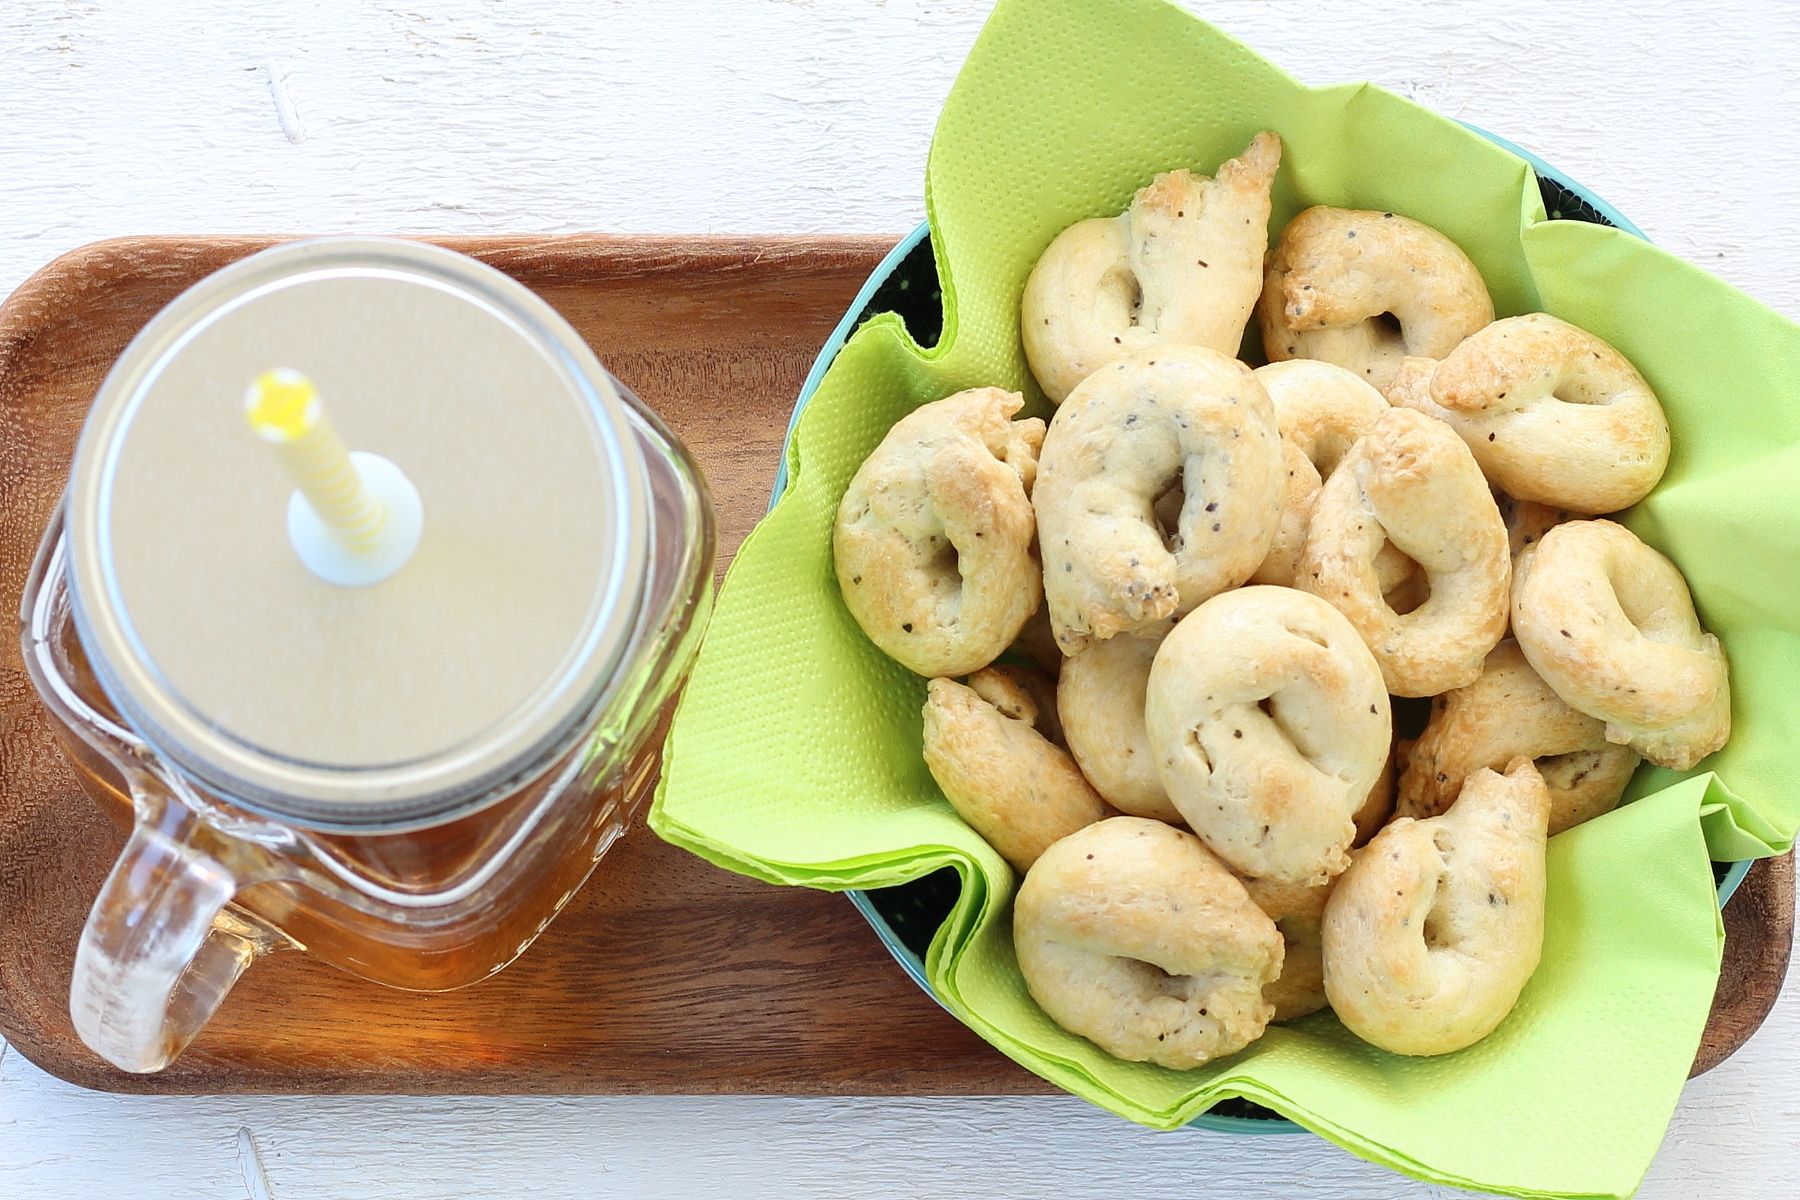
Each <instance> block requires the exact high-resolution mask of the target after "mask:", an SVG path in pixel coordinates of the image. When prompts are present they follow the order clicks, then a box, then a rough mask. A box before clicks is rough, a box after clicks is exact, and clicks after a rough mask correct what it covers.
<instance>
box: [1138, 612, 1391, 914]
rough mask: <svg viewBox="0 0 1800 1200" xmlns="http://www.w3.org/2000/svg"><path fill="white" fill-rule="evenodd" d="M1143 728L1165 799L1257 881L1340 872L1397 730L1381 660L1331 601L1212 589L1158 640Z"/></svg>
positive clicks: (1320, 878) (1311, 879)
mask: <svg viewBox="0 0 1800 1200" xmlns="http://www.w3.org/2000/svg"><path fill="white" fill-rule="evenodd" d="M1144 725H1145V728H1146V730H1147V731H1148V733H1149V736H1150V747H1151V749H1152V751H1153V752H1154V753H1155V755H1156V766H1157V771H1158V773H1159V774H1160V775H1161V776H1162V781H1163V787H1164V789H1165V790H1166V791H1167V792H1168V795H1169V799H1170V800H1171V801H1173V802H1174V805H1175V807H1176V809H1178V810H1179V811H1180V813H1181V815H1182V817H1183V819H1184V820H1186V821H1187V823H1188V825H1189V827H1190V828H1192V829H1193V831H1194V832H1195V833H1197V834H1199V835H1200V838H1201V840H1203V841H1204V842H1205V843H1206V844H1207V846H1208V847H1209V848H1211V850H1212V851H1213V853H1215V854H1217V855H1218V856H1219V857H1220V858H1222V859H1224V860H1225V861H1226V862H1227V863H1229V864H1231V866H1232V867H1233V868H1234V869H1236V870H1237V871H1239V872H1241V873H1243V874H1245V875H1249V876H1253V877H1255V878H1257V879H1268V880H1273V881H1275V882H1279V883H1297V884H1303V885H1312V884H1319V883H1324V882H1325V881H1326V880H1327V879H1329V878H1331V877H1332V876H1333V875H1336V874H1337V873H1338V872H1340V871H1342V870H1343V869H1344V866H1345V864H1347V863H1348V862H1349V853H1348V852H1349V849H1350V844H1351V842H1352V840H1353V839H1354V838H1355V837H1356V822H1355V814H1356V813H1357V811H1358V810H1359V809H1361V808H1362V806H1363V803H1364V801H1366V800H1367V799H1368V796H1369V792H1370V789H1371V788H1372V787H1373V786H1374V784H1375V781H1376V780H1377V778H1379V777H1380V775H1381V771H1382V765H1383V763H1384V762H1385V761H1386V760H1387V757H1388V751H1389V745H1390V743H1391V738H1392V734H1393V721H1392V714H1391V713H1390V711H1389V709H1388V696H1387V691H1386V689H1384V688H1383V687H1382V685H1381V669H1380V668H1379V667H1378V666H1377V665H1376V663H1375V660H1374V658H1373V657H1372V656H1371V655H1370V654H1369V649H1368V647H1367V646H1365V645H1364V644H1363V640H1362V638H1361V637H1359V636H1358V635H1357V632H1356V630H1355V629H1353V628H1351V626H1350V623H1349V622H1348V621H1346V620H1345V619H1344V618H1343V616H1342V615H1341V614H1339V613H1338V612H1337V610H1336V609H1334V608H1332V607H1331V606H1330V605H1329V604H1326V603H1325V602H1324V601H1322V600H1320V599H1318V598H1317V597H1316V596H1309V595H1307V594H1306V593H1305V592H1297V591H1294V590H1293V589H1292V588H1276V587H1247V588H1241V589H1239V590H1237V591H1234V592H1226V593H1224V594H1223V595H1220V596H1215V597H1213V598H1212V599H1211V600H1208V601H1207V602H1206V603H1205V604H1202V605H1201V606H1200V607H1199V608H1197V609H1195V610H1194V611H1193V612H1192V613H1190V614H1189V615H1188V616H1187V617H1186V618H1185V619H1184V620H1183V621H1182V622H1181V623H1180V624H1178V625H1177V626H1175V629H1174V631H1173V632H1172V633H1170V634H1169V636H1168V637H1167V638H1165V639H1164V640H1163V644H1162V648H1161V649H1159V650H1158V651H1157V652H1156V662H1155V664H1154V665H1153V666H1152V667H1151V668H1150V685H1149V689H1148V693H1147V695H1146V698H1145V704H1144Z"/></svg>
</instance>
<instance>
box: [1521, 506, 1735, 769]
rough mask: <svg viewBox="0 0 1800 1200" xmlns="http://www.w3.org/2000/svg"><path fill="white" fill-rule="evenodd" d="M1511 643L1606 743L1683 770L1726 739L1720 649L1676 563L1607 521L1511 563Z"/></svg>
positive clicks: (1545, 541) (1579, 525)
mask: <svg viewBox="0 0 1800 1200" xmlns="http://www.w3.org/2000/svg"><path fill="white" fill-rule="evenodd" d="M1512 623H1513V634H1514V636H1515V637H1517V638H1518V639H1519V648H1520V649H1521V650H1523V651H1524V652H1525V657H1526V658H1527V659H1529V660H1530V661H1531V665H1532V667H1533V669H1535V670H1536V671H1537V673H1538V674H1539V675H1541V676H1543V679H1544V682H1545V683H1547V684H1549V685H1550V686H1551V687H1552V688H1554V689H1555V690H1556V694H1557V695H1559V696H1561V697H1562V698H1563V699H1564V700H1566V701H1567V702H1568V703H1569V704H1570V705H1571V706H1572V707H1574V708H1576V709H1579V710H1580V711H1582V712H1584V713H1587V714H1588V715H1589V716H1591V717H1597V718H1599V719H1600V720H1602V721H1604V722H1606V739H1607V740H1608V741H1610V742H1616V743H1619V744H1621V745H1627V746H1630V747H1631V748H1632V749H1633V750H1636V751H1637V752H1638V753H1639V754H1641V755H1643V756H1644V757H1645V758H1647V759H1649V760H1650V761H1651V762H1653V763H1657V764H1658V765H1660V766H1665V767H1673V768H1675V769H1676V770H1686V769H1687V768H1689V767H1691V766H1693V765H1694V764H1695V763H1697V762H1699V761H1700V760H1701V759H1703V758H1705V757H1706V756H1707V755H1709V754H1711V753H1712V752H1713V751H1715V750H1717V749H1718V748H1719V747H1720V746H1723V745H1724V744H1725V740H1726V739H1727V738H1728V737H1730V736H1731V685H1730V681H1729V679H1728V677H1727V669H1726V664H1725V649H1724V647H1723V646H1721V645H1720V644H1719V639H1718V638H1716V637H1714V636H1713V635H1712V634H1710V633H1707V632H1705V631H1704V630H1702V629H1701V628H1700V621H1699V618H1697V617H1696V616H1695V615H1694V600H1693V597H1692V596H1690V595H1689V594H1688V588H1687V581H1686V580H1684V579H1683V578H1682V577H1681V572H1680V571H1678V570H1676V568H1675V564H1674V563H1671V562H1670V561H1669V560H1668V559H1666V558H1664V557H1663V556H1662V555H1660V554H1658V553H1657V552H1656V551H1654V550H1652V549H1651V548H1650V547H1648V546H1646V545H1644V543H1643V542H1641V541H1639V540H1638V538H1637V536H1636V535H1635V534H1633V533H1632V532H1631V531H1630V530H1628V529H1626V528H1625V527H1624V526H1622V525H1615V524H1614V523H1613V522H1611V521H1570V522H1567V523H1566V524H1562V525H1558V526H1556V527H1555V528H1554V529H1552V530H1550V532H1548V533H1546V534H1545V535H1544V536H1543V537H1542V538H1540V539H1539V540H1538V543H1537V545H1536V546H1534V547H1532V548H1531V549H1529V550H1527V551H1526V552H1525V553H1524V554H1522V555H1521V556H1520V557H1519V571H1518V578H1517V579H1516V580H1515V581H1514V584H1513V592H1512Z"/></svg>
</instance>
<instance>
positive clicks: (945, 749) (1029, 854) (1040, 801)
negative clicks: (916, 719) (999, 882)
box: [925, 679, 1112, 871]
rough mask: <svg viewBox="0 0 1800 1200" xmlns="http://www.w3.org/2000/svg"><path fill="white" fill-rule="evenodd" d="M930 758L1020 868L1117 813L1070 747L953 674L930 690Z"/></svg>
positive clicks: (972, 817)
mask: <svg viewBox="0 0 1800 1200" xmlns="http://www.w3.org/2000/svg"><path fill="white" fill-rule="evenodd" d="M925 765H926V766H927V767H928V768H930V770H931V777H932V778H933V779H935V780H937V783H938V786H939V787H940V788H942V789H943V791H944V798H945V799H947V800H949V801H950V806H951V807H952V808H954V809H955V810H956V812H957V815H958V816H960V817H962V819H963V820H965V821H967V822H968V823H969V825H970V826H971V827H972V828H973V829H974V830H975V832H976V833H979V834H980V835H981V836H982V837H983V838H985V839H987V843H988V845H990V846H992V847H993V848H994V849H995V850H998V851H999V852H1000V855H1001V857H1003V858H1005V859H1006V861H1007V862H1010V863H1011V864H1012V865H1013V866H1015V867H1017V868H1018V869H1019V870H1021V871H1023V870H1026V869H1028V868H1029V867H1030V866H1031V864H1032V863H1033V862H1036V861H1037V857H1038V855H1040V854H1042V853H1043V852H1044V849H1045V847H1047V846H1049V845H1050V844H1051V843H1052V842H1055V841H1056V840H1057V839H1059V838H1062V837H1066V836H1068V835H1069V834H1071V833H1073V832H1075V831H1076V830H1077V829H1080V828H1082V827H1083V826H1085V825H1091V824H1093V823H1094V822H1095V821H1101V820H1105V819H1106V818H1107V817H1108V816H1111V815H1112V810H1111V809H1109V808H1107V807H1106V802H1105V801H1104V800H1102V799H1100V797H1099V795H1097V794H1096V793H1095V791H1094V789H1093V788H1091V787H1089V786H1088V782H1087V780H1086V779H1084V778H1082V775H1081V771H1080V769H1079V768H1077V767H1076V766H1075V760H1074V759H1072V758H1070V757H1069V756H1068V754H1067V753H1066V752H1065V751H1063V750H1061V749H1059V748H1058V747H1056V746H1054V745H1052V744H1051V743H1050V741H1049V740H1048V739H1046V738H1045V737H1044V735H1043V734H1041V733H1039V732H1038V731H1037V730H1036V729H1034V728H1032V726H1031V724H1030V723H1029V722H1027V721H1023V720H1014V719H1012V718H1010V717H1007V716H1004V715H1002V713H1001V712H1000V711H999V710H998V709H996V708H995V707H994V706H993V705H992V704H990V703H988V702H987V701H986V700H984V699H982V698H981V696H980V695H978V694H977V693H976V692H975V691H974V689H972V688H968V687H965V686H963V685H962V684H960V683H957V682H955V681H954V680H950V679H934V680H932V681H931V683H930V685H929V686H928V688H927V689H926V699H925Z"/></svg>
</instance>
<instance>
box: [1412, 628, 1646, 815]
mask: <svg viewBox="0 0 1800 1200" xmlns="http://www.w3.org/2000/svg"><path fill="white" fill-rule="evenodd" d="M1520 757H1524V758H1529V759H1533V760H1534V763H1533V765H1534V766H1536V767H1537V769H1538V774H1540V775H1541V776H1543V779H1544V785H1545V787H1546V789H1547V790H1548V791H1549V794H1550V833H1551V834H1552V835H1554V834H1558V833H1561V832H1562V831H1563V830H1565V829H1572V828H1574V827H1575V826H1576V825H1579V824H1581V823H1582V822H1583V821H1586V820H1590V819H1591V818H1593V817H1597V816H1599V815H1600V814H1602V813H1606V812H1611V811H1612V810H1613V809H1614V808H1615V807H1616V806H1617V805H1618V803H1619V797H1620V796H1621V795H1622V794H1623V793H1624V791H1625V785H1626V784H1627V783H1629V782H1630V781H1631V773H1632V772H1633V771H1634V770H1636V769H1637V764H1638V756H1637V755H1636V754H1634V753H1633V752H1632V751H1631V750H1629V749H1627V748H1626V747H1624V746H1615V745H1613V744H1612V743H1610V742H1608V741H1607V740H1606V726H1605V725H1604V724H1603V723H1602V722H1600V721H1597V720H1595V719H1594V718H1593V717H1590V716H1587V715H1585V714H1583V713H1578V712H1576V711H1575V710H1574V709H1572V708H1570V707H1569V706H1568V705H1567V704H1565V703H1563V701H1562V698H1561V697H1559V696H1558V695H1557V694H1556V693H1555V692H1554V691H1552V690H1551V689H1550V685H1549V684H1547V683H1545V682H1544V681H1543V680H1542V679H1540V678H1539V677H1538V674H1537V672H1536V671H1533V670H1532V669H1531V664H1530V663H1529V662H1527V661H1526V660H1525V655H1524V652H1522V651H1521V650H1520V649H1519V645H1518V643H1517V642H1514V641H1511V640H1508V641H1504V642H1501V643H1500V644H1499V645H1498V646H1495V647H1494V651H1493V653H1492V654H1489V655H1488V657H1487V662H1486V663H1485V664H1484V665H1483V666H1482V669H1481V677H1480V678H1479V679H1477V680H1476V681H1475V682H1474V683H1471V684H1470V685H1469V686H1467V687H1464V688H1458V689H1457V690H1455V691H1453V692H1450V693H1447V694H1446V695H1443V696H1439V697H1438V698H1437V700H1436V701H1435V702H1433V705H1432V710H1431V719H1430V721H1428V722H1427V723H1426V725H1425V732H1424V733H1422V734H1421V735H1420V736H1419V738H1418V740H1416V741H1415V742H1413V743H1412V745H1411V746H1410V747H1409V749H1408V751H1407V755H1406V767H1405V770H1404V772H1403V773H1402V774H1401V777H1400V797H1399V802H1398V804H1397V805H1396V808H1395V812H1396V813H1397V814H1398V815H1400V816H1403V817H1435V816H1437V815H1438V814H1439V813H1441V812H1443V811H1445V810H1446V809H1448V808H1449V807H1450V806H1451V805H1452V804H1454V803H1455V802H1456V797H1457V796H1458V794H1460V793H1461V791H1462V787H1463V781H1464V780H1465V779H1466V778H1467V777H1468V776H1469V775H1470V774H1472V773H1473V772H1475V771H1478V770H1481V769H1482V768H1484V767H1485V768H1488V769H1490V770H1496V771H1497V770H1500V769H1502V768H1504V767H1505V766H1506V764H1507V763H1509V762H1511V761H1512V760H1513V759H1515V758H1520Z"/></svg>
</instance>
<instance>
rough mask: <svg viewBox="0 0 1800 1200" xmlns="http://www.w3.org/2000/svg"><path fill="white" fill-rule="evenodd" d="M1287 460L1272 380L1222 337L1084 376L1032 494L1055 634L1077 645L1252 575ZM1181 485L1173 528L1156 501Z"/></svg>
mask: <svg viewBox="0 0 1800 1200" xmlns="http://www.w3.org/2000/svg"><path fill="white" fill-rule="evenodd" d="M1281 464H1282V459H1281V433H1280V431H1279V429H1278V428H1277V426H1276V424H1275V409H1274V406H1273V405H1271V404H1270V403H1269V396H1268V393H1267V392H1265V391H1263V387H1262V384H1260V383H1258V382H1257V381H1256V377H1255V376H1253V375H1252V374H1251V373H1250V369H1249V368H1248V367H1246V366H1244V364H1242V363H1240V362H1238V361H1237V360H1236V359H1232V358H1228V357H1226V356H1225V355H1223V354H1220V353H1219V352H1218V351H1216V350H1206V349H1203V348H1201V347H1198V346H1182V347H1176V348H1174V349H1169V348H1164V349H1161V350H1155V349H1152V350H1145V351H1140V352H1138V353H1136V354H1134V355H1132V356H1131V357H1130V358H1127V359H1125V360H1124V361H1122V362H1119V363H1115V364H1114V365H1113V366H1111V367H1108V368H1107V369H1106V370H1104V371H1102V372H1100V373H1099V374H1098V375H1095V376H1093V377H1092V378H1090V379H1088V380H1087V381H1086V382H1085V383H1083V384H1082V385H1081V386H1080V387H1078V388H1076V389H1075V391H1074V392H1073V393H1071V394H1070V396H1069V398H1068V400H1067V401H1065V402H1064V404H1063V406H1062V407H1061V408H1059V409H1057V410H1056V416H1055V417H1054V418H1053V419H1052V421H1051V423H1050V431H1049V432H1048V433H1047V434H1045V436H1044V449H1043V454H1042V458H1041V462H1040V464H1039V470H1038V482H1037V486H1036V488H1035V490H1034V492H1033V495H1032V502H1033V504H1034V505H1035V506H1036V508H1037V519H1038V544H1039V546H1040V547H1041V550H1042V553H1043V556H1044V595H1045V598H1046V600H1047V601H1048V604H1049V607H1050V627H1051V629H1052V630H1053V631H1054V632H1055V634H1056V640H1057V644H1059V645H1060V646H1062V648H1063V650H1064V652H1065V653H1067V654H1076V653H1079V652H1080V651H1081V650H1082V648H1083V647H1085V646H1087V645H1088V643H1089V642H1092V641H1095V640H1098V639H1102V638H1109V637H1112V636H1113V635H1114V634H1117V633H1131V632H1135V631H1138V630H1144V629H1149V628H1151V627H1153V626H1154V625H1155V624H1156V623H1157V622H1159V621H1161V620H1163V619H1165V618H1167V617H1172V616H1179V615H1181V614H1182V613H1185V612H1187V611H1189V610H1190V609H1192V608H1193V607H1194V606H1195V605H1196V604H1199V603H1200V602H1201V601H1202V600H1205V599H1206V598H1207V597H1208V596H1211V595H1213V594H1215V593H1217V592H1222V591H1224V590H1225V589H1227V588H1231V587H1236V586H1237V585H1238V584H1240V583H1242V582H1243V581H1244V580H1246V579H1248V578H1249V577H1250V573H1251V572H1252V571H1254V570H1256V567H1257V564H1259V563H1260V562H1262V560H1263V557H1264V555H1266V554H1267V553H1268V552H1269V543H1270V541H1271V540H1272V539H1273V538H1274V536H1275V526H1276V523H1277V522H1278V521H1279V520H1280V519H1281V495H1282V490H1283V489H1282V481H1283V474H1282V465H1281ZM1176 485H1179V486H1180V487H1181V489H1182V504H1181V512H1180V518H1179V520H1178V522H1177V524H1176V529H1175V532H1174V534H1173V535H1172V536H1167V540H1165V537H1166V535H1165V534H1164V532H1163V527H1162V526H1161V524H1160V523H1159V522H1158V520H1157V518H1156V513H1155V505H1156V501H1157V499H1158V497H1160V496H1162V495H1164V494H1165V493H1166V492H1168V491H1169V490H1170V489H1171V488H1172V487H1174V486H1176Z"/></svg>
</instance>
